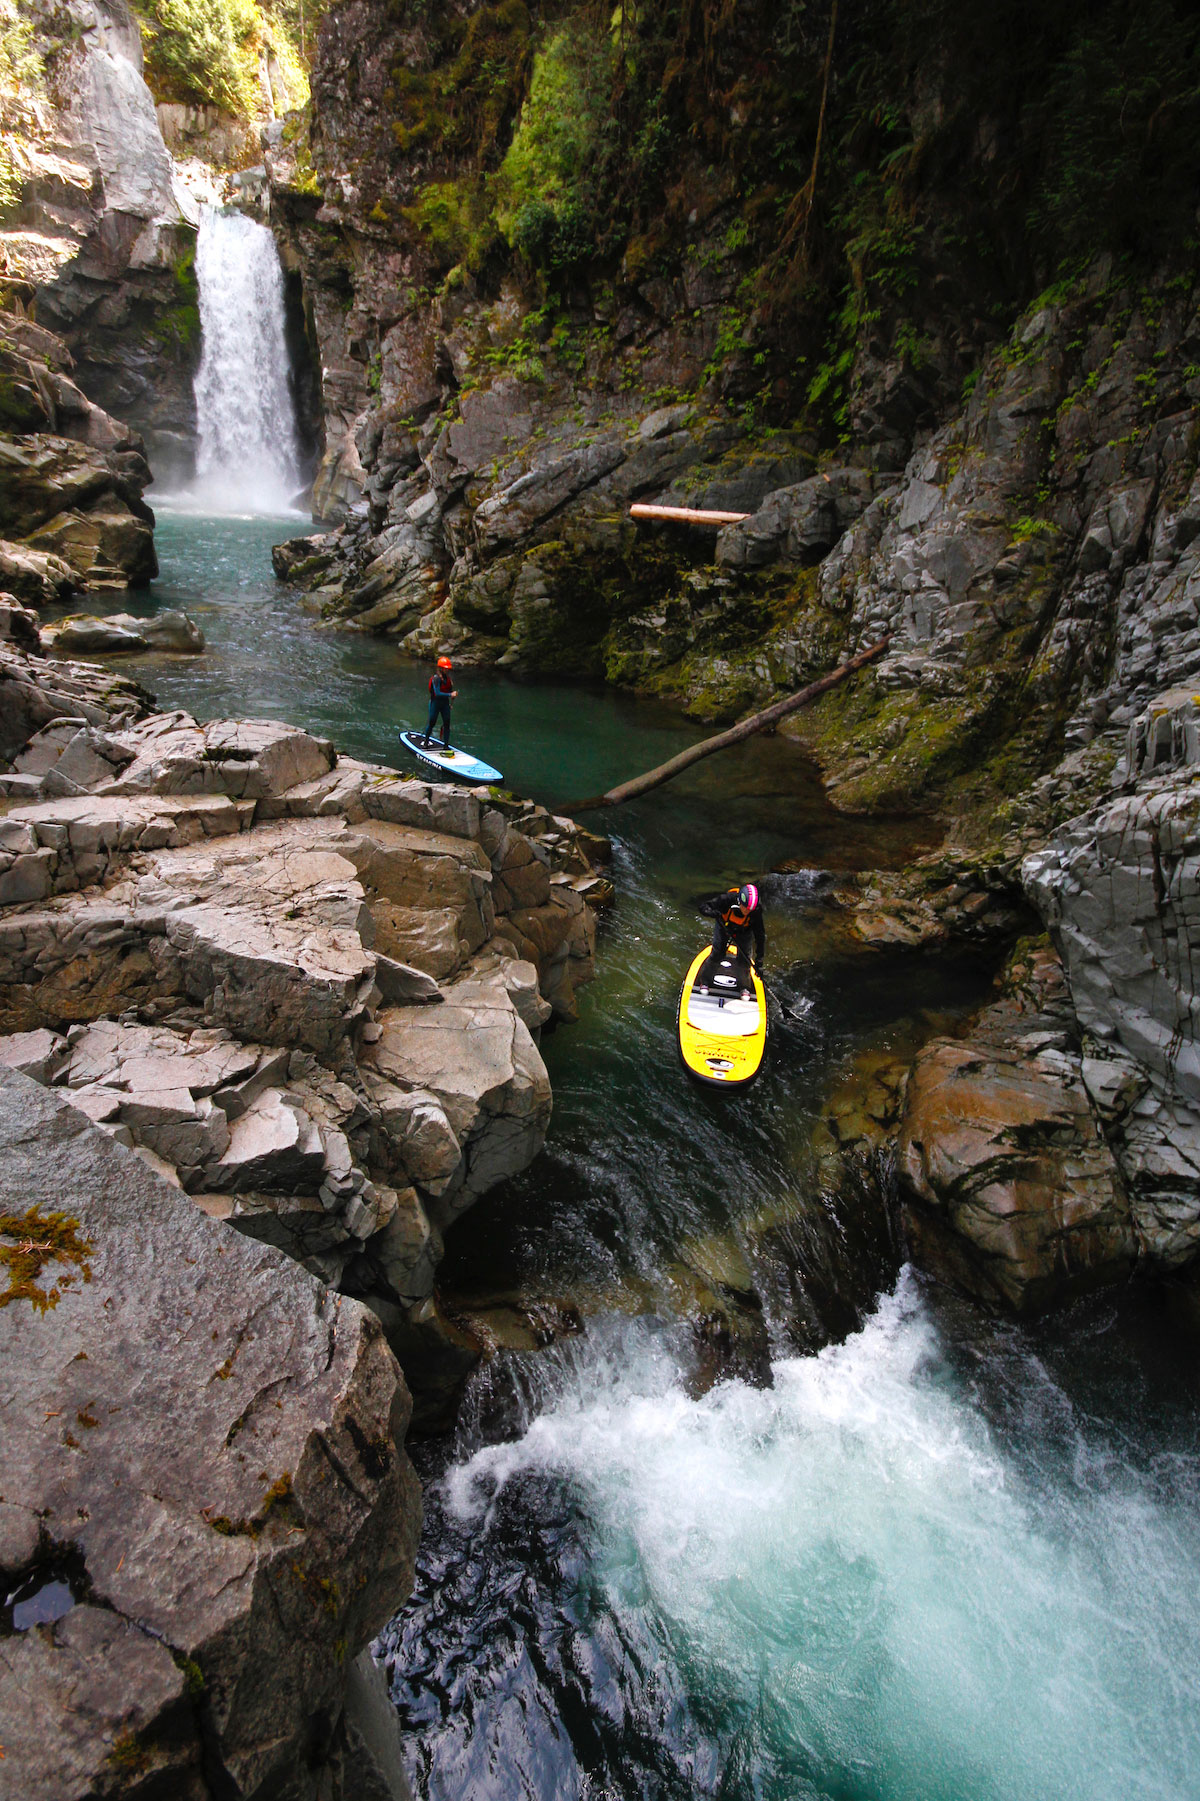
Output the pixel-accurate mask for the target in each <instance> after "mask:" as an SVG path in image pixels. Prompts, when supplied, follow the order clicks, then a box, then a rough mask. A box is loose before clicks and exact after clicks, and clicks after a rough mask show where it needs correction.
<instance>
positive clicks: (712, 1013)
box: [678, 949, 767, 1088]
mask: <svg viewBox="0 0 1200 1801" xmlns="http://www.w3.org/2000/svg"><path fill="white" fill-rule="evenodd" d="M711 957H712V951H711V950H710V949H705V950H702V951H701V952H700V955H699V956H698V957H697V958H696V960H695V962H694V963H693V964H692V966H691V968H690V969H689V970H688V972H687V975H686V976H685V977H684V980H683V988H682V990H681V992H680V996H679V1022H678V1030H679V1055H680V1056H681V1057H682V1058H683V1066H684V1068H685V1069H686V1070H687V1072H688V1074H689V1075H692V1076H695V1078H696V1080H697V1081H698V1082H710V1083H711V1084H712V1086H713V1087H714V1088H744V1087H745V1086H746V1084H747V1083H749V1082H752V1081H753V1080H754V1078H755V1076H756V1075H757V1074H758V1072H759V1070H760V1069H761V1068H762V1060H763V1053H764V1051H765V1050H766V1048H767V995H766V990H765V989H764V987H763V985H762V982H761V981H760V980H759V978H758V976H756V975H755V974H754V971H753V970H752V969H750V968H748V967H747V965H746V964H744V963H738V962H737V961H735V959H734V957H733V956H732V955H731V954H729V953H726V955H725V956H724V957H723V958H721V960H720V961H719V962H718V961H716V959H713V961H712V962H711V963H710V961H709V960H710V958H711ZM706 965H708V967H707V968H706V967H705V966H706ZM701 976H703V981H701Z"/></svg>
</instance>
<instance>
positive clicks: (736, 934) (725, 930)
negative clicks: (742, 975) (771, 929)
mask: <svg viewBox="0 0 1200 1801" xmlns="http://www.w3.org/2000/svg"><path fill="white" fill-rule="evenodd" d="M730 944H732V945H733V947H734V951H735V953H736V955H737V958H738V961H739V962H741V963H753V964H754V967H755V969H757V970H758V971H759V973H760V975H761V973H762V966H763V957H764V956H765V955H766V949H767V934H766V928H765V927H764V925H763V916H762V907H761V906H758V907H754V908H752V909H751V912H750V917H749V918H748V919H747V921H746V923H745V925H744V926H739V925H734V924H733V923H732V921H730V920H728V919H723V918H720V917H718V919H717V921H716V923H715V924H714V926H713V937H712V947H713V955H714V956H716V957H723V956H724V955H725V947H726V946H727V945H730Z"/></svg>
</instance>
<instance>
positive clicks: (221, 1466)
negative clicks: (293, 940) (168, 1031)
mask: <svg viewBox="0 0 1200 1801" xmlns="http://www.w3.org/2000/svg"><path fill="white" fill-rule="evenodd" d="M213 1073H218V1072H217V1071H216V1070H215V1069H212V1070H210V1076H211V1074H213ZM206 1079H208V1078H206ZM0 1097H2V1104H0V1136H2V1138H3V1156H2V1157H0V1171H2V1174H0V1195H2V1206H0V1213H2V1215H3V1217H2V1218H0V1246H2V1247H3V1250H4V1252H5V1260H4V1263H3V1265H2V1266H0V1274H2V1276H3V1280H4V1283H5V1292H4V1295H3V1300H4V1305H3V1306H2V1307H0V1336H2V1337H3V1339H4V1361H5V1366H6V1368H7V1369H8V1370H9V1371H10V1372H11V1374H12V1375H13V1378H14V1379H13V1381H12V1382H10V1383H9V1384H8V1385H7V1387H6V1393H5V1396H4V1399H3V1403H2V1407H3V1433H4V1443H5V1474H4V1493H3V1500H2V1502H0V1569H2V1570H3V1573H4V1576H5V1580H6V1584H7V1586H9V1587H12V1586H14V1585H15V1583H16V1582H17V1581H19V1580H20V1579H21V1578H26V1579H28V1578H29V1577H31V1576H33V1577H36V1575H37V1573H38V1572H40V1571H45V1574H46V1580H47V1581H49V1580H52V1579H55V1578H57V1579H59V1580H61V1581H63V1582H64V1583H65V1585H66V1586H67V1587H68V1589H69V1596H68V1599H67V1602H66V1604H65V1606H64V1608H63V1609H62V1610H60V1617H58V1618H57V1619H56V1620H55V1621H54V1622H53V1623H52V1624H46V1625H41V1626H33V1627H31V1628H30V1629H29V1630H24V1631H18V1632H16V1633H14V1634H13V1635H12V1636H10V1637H7V1638H5V1639H3V1640H0V1737H2V1739H3V1743H4V1746H5V1780H6V1784H8V1785H12V1786H11V1792H12V1793H14V1794H16V1793H18V1792H19V1793H21V1794H22V1795H29V1796H32V1795H46V1796H50V1795H54V1796H61V1797H70V1796H79V1797H83V1796H85V1795H93V1794H96V1793H110V1792H127V1793H132V1792H138V1793H143V1792H144V1793H152V1792H153V1793H162V1794H167V1793H170V1794H172V1795H180V1796H190V1797H195V1798H196V1801H202V1798H204V1797H208V1796H212V1795H216V1794H218V1793H219V1794H222V1795H229V1796H234V1795H238V1796H247V1797H249V1796H255V1795H266V1794H267V1793H276V1792H279V1788H280V1785H281V1784H282V1785H285V1786H286V1787H287V1792H289V1793H294V1794H296V1795H298V1796H311V1797H313V1801H316V1797H317V1796H318V1795H330V1794H333V1795H347V1796H348V1795H351V1794H357V1793H362V1792H367V1789H366V1785H367V1784H369V1783H371V1782H380V1781H386V1776H384V1777H381V1776H380V1773H379V1771H378V1770H377V1769H374V1768H372V1765H371V1762H370V1760H369V1758H368V1759H364V1758H363V1746H362V1743H361V1733H356V1732H355V1731H354V1730H352V1727H351V1723H350V1722H349V1721H348V1719H347V1701H348V1693H347V1691H348V1689H350V1688H356V1687H357V1686H358V1684H359V1682H360V1681H362V1680H364V1679H363V1678H361V1677H360V1676H358V1675H357V1674H355V1673H353V1672H354V1670H355V1664H354V1660H355V1659H356V1658H357V1656H358V1654H359V1653H360V1652H362V1651H363V1650H364V1649H365V1646H366V1645H367V1643H368V1642H369V1640H370V1638H371V1637H372V1635H373V1634H374V1633H375V1632H376V1631H377V1630H378V1628H379V1627H380V1625H381V1624H382V1623H383V1621H384V1620H385V1619H386V1618H387V1617H388V1616H389V1614H390V1613H391V1612H392V1611H393V1610H394V1608H395V1606H396V1605H397V1603H398V1602H399V1601H400V1600H401V1599H402V1598H403V1596H404V1595H405V1594H406V1593H407V1592H408V1589H409V1587H410V1585H411V1581H412V1569H413V1555H414V1551H415V1547H416V1539H417V1534H418V1531H419V1525H420V1499H419V1489H418V1485H417V1481H416V1478H415V1476H414V1474H413V1471H412V1469H411V1466H410V1465H409V1463H408V1460H407V1458H406V1457H405V1455H404V1452H403V1449H402V1443H403V1435H404V1429H405V1425H406V1423H407V1418H408V1411H409V1405H408V1396H407V1392H406V1390H405V1386H404V1381H403V1378H402V1376H401V1374H400V1370H399V1368H398V1366H397V1364H396V1361H395V1359H394V1357H393V1356H392V1354H391V1352H390V1351H389V1350H388V1348H387V1345H386V1343H385V1341H384V1337H383V1333H382V1331H381V1329H380V1327H379V1324H378V1322H377V1321H376V1320H375V1318H374V1317H373V1316H372V1314H371V1313H370V1312H369V1311H367V1310H366V1309H365V1308H362V1307H360V1306H359V1305H358V1304H357V1303H355V1302H353V1301H349V1300H343V1299H342V1298H340V1297H339V1296H337V1295H335V1294H333V1293H331V1292H330V1291H329V1290H328V1289H327V1288H325V1287H324V1286H323V1285H322V1284H320V1283H318V1282H315V1281H313V1280H312V1278H311V1277H309V1276H307V1275H305V1274H304V1272H303V1271H301V1270H300V1269H298V1268H297V1267H296V1265H295V1264H294V1262H292V1261H291V1260H290V1259H289V1258H287V1257H284V1256H281V1255H280V1254H279V1253H278V1252H277V1251H274V1250H271V1249H269V1248H267V1247H266V1246H263V1245H261V1244H255V1243H252V1242H250V1241H248V1240H247V1239H245V1238H244V1237H239V1236H237V1235H235V1234H233V1233H230V1232H228V1231H227V1229H226V1228H225V1227H224V1226H222V1225H219V1224H217V1223H215V1222H214V1221H212V1220H210V1219H207V1218H205V1217H204V1214H203V1213H202V1211H201V1210H200V1209H199V1208H197V1207H196V1206H195V1205H194V1203H193V1202H192V1201H190V1200H189V1199H188V1198H187V1197H186V1196H185V1195H183V1194H182V1193H181V1192H180V1191H179V1190H178V1189H177V1188H174V1187H172V1186H171V1185H170V1184H169V1183H167V1182H165V1181H164V1180H163V1179H162V1178H161V1176H159V1175H157V1174H156V1173H154V1172H153V1171H152V1170H150V1169H147V1168H146V1167H145V1165H144V1164H143V1163H142V1162H141V1161H140V1160H139V1159H138V1158H137V1157H136V1156H135V1155H133V1154H132V1153H131V1152H130V1151H129V1150H127V1149H125V1148H123V1147H122V1146H121V1145H120V1144H118V1143H114V1142H113V1140H112V1138H111V1137H109V1136H106V1135H105V1134H104V1133H103V1132H101V1131H98V1130H96V1128H95V1127H93V1126H92V1125H90V1124H89V1123H88V1121H87V1119H86V1118H85V1117H84V1115H83V1114H82V1113H81V1112H80V1111H79V1110H78V1109H77V1108H75V1107H74V1106H72V1105H71V1104H70V1102H69V1100H68V1097H67V1096H66V1095H58V1094H53V1093H50V1092H48V1091H47V1090H46V1089H45V1088H44V1087H41V1086H38V1085H36V1084H35V1083H34V1082H32V1081H30V1080H29V1079H28V1078H26V1077H24V1076H21V1075H18V1074H14V1073H12V1072H11V1071H2V1072H0ZM68 1210H69V1211H68ZM22 1244H24V1245H25V1246H26V1249H25V1250H24V1251H22V1250H21V1246H22ZM356 1705H357V1703H356V1701H355V1700H354V1699H353V1698H352V1699H351V1703H350V1710H351V1711H352V1712H353V1710H354V1707H355V1706H356ZM370 1792H375V1791H374V1790H371V1791H370ZM384 1792H386V1790H385V1791H384Z"/></svg>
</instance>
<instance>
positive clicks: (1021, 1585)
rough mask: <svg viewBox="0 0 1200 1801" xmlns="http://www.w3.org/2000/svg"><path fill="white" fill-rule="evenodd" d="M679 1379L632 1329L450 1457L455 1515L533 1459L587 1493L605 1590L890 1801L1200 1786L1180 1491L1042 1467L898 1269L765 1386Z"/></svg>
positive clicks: (779, 1742) (479, 1504) (755, 1730)
mask: <svg viewBox="0 0 1200 1801" xmlns="http://www.w3.org/2000/svg"><path fill="white" fill-rule="evenodd" d="M672 1375H673V1366H672V1364H671V1360H670V1357H669V1354H668V1352H667V1351H666V1350H665V1348H664V1346H663V1345H662V1343H661V1341H659V1340H656V1339H655V1338H654V1336H653V1335H651V1334H648V1333H647V1332H646V1331H645V1330H644V1329H643V1330H642V1331H641V1333H640V1335H639V1333H638V1332H637V1331H636V1330H634V1331H633V1332H632V1333H631V1332H630V1331H629V1330H628V1329H626V1330H625V1332H624V1334H623V1336H622V1335H620V1334H619V1335H618V1337H617V1339H616V1340H615V1341H614V1342H612V1343H610V1344H608V1345H606V1346H603V1347H599V1348H598V1349H597V1351H596V1353H595V1355H594V1356H593V1357H592V1359H591V1360H590V1361H585V1362H584V1363H582V1364H581V1365H580V1366H579V1371H578V1374H577V1376H576V1377H575V1379H574V1381H573V1382H572V1384H571V1386H570V1388H569V1390H568V1392H566V1393H564V1394H563V1395H562V1397H561V1399H559V1400H558V1401H557V1402H556V1403H555V1404H554V1406H553V1407H552V1408H551V1409H550V1411H548V1412H547V1413H545V1414H543V1415H542V1416H541V1417H540V1418H538V1419H537V1420H536V1421H535V1422H534V1423H533V1425H532V1426H531V1427H530V1429H529V1431H528V1432H527V1433H526V1434H525V1436H524V1437H523V1438H522V1439H521V1440H520V1441H519V1442H518V1443H516V1444H512V1445H503V1446H498V1447H490V1448H488V1449H486V1450H483V1451H481V1452H479V1453H478V1454H477V1455H476V1456H475V1457H473V1458H472V1459H471V1461H470V1462H469V1463H468V1464H466V1465H464V1466H462V1467H461V1468H459V1469H457V1470H455V1471H453V1472H452V1473H451V1476H450V1477H449V1478H448V1481H447V1493H448V1500H449V1503H450V1505H451V1507H452V1509H453V1510H454V1511H455V1512H457V1513H458V1514H459V1515H460V1516H461V1517H465V1518H468V1519H477V1520H478V1521H479V1522H480V1524H481V1526H485V1525H486V1520H487V1515H488V1511H489V1509H490V1508H491V1506H492V1505H493V1504H494V1500H495V1496H496V1494H497V1493H498V1491H499V1489H500V1488H502V1487H503V1486H504V1485H505V1484H506V1483H509V1482H511V1481H512V1480H513V1479H514V1478H515V1477H517V1476H519V1475H520V1474H521V1473H523V1472H526V1471H539V1472H542V1473H554V1474H557V1475H560V1476H562V1477H566V1478H569V1479H570V1480H571V1481H573V1482H574V1483H576V1484H577V1485H578V1487H579V1489H580V1492H581V1500H582V1502H583V1504H584V1511H585V1513H586V1514H587V1515H588V1516H589V1517H590V1518H591V1519H593V1520H594V1521H595V1522H596V1530H597V1535H598V1536H597V1543H596V1546H595V1557H596V1562H597V1568H598V1573H599V1575H600V1578H601V1580H602V1581H603V1583H604V1585H605V1588H606V1590H607V1593H608V1596H609V1600H610V1603H611V1604H612V1605H613V1606H614V1607H615V1608H616V1609H617V1610H618V1611H619V1612H623V1611H632V1612H638V1611H639V1610H640V1611H643V1612H644V1611H649V1612H650V1613H651V1614H652V1615H653V1616H654V1619H655V1622H656V1625H657V1626H658V1628H659V1629H660V1630H665V1631H666V1633H667V1634H668V1636H669V1639H670V1642H671V1643H672V1645H673V1647H674V1650H675V1653H676V1656H677V1659H678V1662H679V1665H680V1668H681V1670H682V1671H683V1672H684V1675H685V1680H686V1681H687V1682H688V1685H689V1687H691V1689H692V1691H693V1693H697V1692H699V1693H702V1694H704V1695H706V1696H708V1697H709V1698H710V1699H712V1698H714V1697H719V1698H720V1699H721V1703H722V1706H723V1707H724V1708H725V1709H726V1710H731V1711H732V1713H733V1715H734V1716H735V1717H741V1718H744V1720H745V1722H746V1726H745V1730H746V1732H747V1734H748V1735H749V1740H750V1742H752V1744H753V1747H754V1752H753V1757H754V1759H756V1760H758V1762H759V1763H760V1764H761V1766H762V1767H763V1768H766V1769H769V1770H771V1771H773V1772H775V1775H776V1776H778V1775H779V1774H780V1773H786V1772H787V1771H794V1772H795V1773H796V1777H797V1781H799V1775H800V1773H801V1772H805V1773H806V1776H805V1779H806V1780H807V1779H808V1778H809V1777H814V1778H817V1779H821V1778H823V1779H824V1780H825V1781H833V1780H834V1778H835V1777H836V1779H837V1780H838V1781H841V1782H844V1783H846V1784H849V1785H850V1786H849V1788H847V1789H846V1790H845V1791H844V1792H852V1793H854V1794H862V1795H864V1796H865V1795H871V1796H874V1795H886V1796H888V1797H889V1801H899V1798H900V1797H912V1798H913V1801H918V1798H919V1801H932V1798H933V1797H935V1796H936V1797H940V1796H943V1795H945V1796H947V1797H949V1796H955V1797H967V1796H970V1797H971V1801H978V1798H980V1797H984V1796H989V1797H990V1796H1004V1797H1012V1798H1013V1801H1018V1798H1021V1801H1033V1798H1034V1797H1043V1796H1045V1797H1051V1796H1053V1797H1055V1798H1056V1801H1059V1798H1062V1801H1066V1798H1067V1797H1079V1798H1080V1801H1084V1798H1086V1801H1108V1798H1110V1797H1111V1798H1112V1801H1118V1797H1119V1798H1120V1801H1129V1798H1131V1797H1144V1798H1145V1801H1150V1797H1154V1798H1155V1801H1164V1797H1167V1796H1179V1797H1183V1796H1185V1795H1188V1796H1190V1795H1196V1794H1200V1724H1198V1714H1197V1708H1196V1701H1197V1698H1198V1697H1197V1695H1196V1692H1195V1690H1196V1683H1197V1672H1198V1671H1200V1595H1198V1593H1197V1575H1198V1573H1200V1522H1198V1521H1197V1519H1196V1517H1195V1514H1194V1512H1193V1510H1192V1507H1191V1505H1190V1502H1188V1503H1185V1502H1184V1501H1181V1500H1179V1499H1178V1498H1176V1499H1174V1500H1172V1499H1169V1498H1163V1497H1161V1496H1159V1495H1157V1494H1156V1493H1155V1492H1153V1491H1152V1490H1151V1488H1150V1487H1149V1486H1148V1485H1147V1484H1146V1483H1145V1481H1143V1480H1142V1479H1141V1478H1140V1477H1139V1476H1137V1475H1136V1474H1135V1473H1133V1472H1131V1471H1128V1470H1117V1471H1115V1472H1113V1471H1110V1472H1109V1474H1108V1478H1107V1479H1106V1481H1105V1483H1103V1484H1100V1485H1098V1484H1096V1483H1094V1482H1090V1481H1078V1480H1075V1479H1073V1478H1072V1476H1071V1474H1070V1472H1069V1471H1060V1472H1059V1473H1058V1475H1057V1476H1056V1478H1055V1479H1054V1480H1053V1481H1049V1482H1042V1481H1035V1480H1033V1479H1032V1478H1031V1475H1030V1470H1029V1468H1028V1466H1027V1465H1025V1464H1023V1463H1021V1462H1020V1461H1019V1460H1018V1459H1016V1458H1015V1457H1014V1455H1013V1454H1012V1453H1011V1452H1010V1451H1009V1450H1008V1449H1006V1447H1005V1446H1003V1445H1002V1444H1000V1443H999V1442H998V1441H997V1440H996V1438H995V1437H994V1435H993V1434H992V1432H991V1431H990V1430H989V1428H988V1427H987V1425H986V1424H985V1422H984V1421H983V1419H982V1418H981V1417H980V1415H979V1414H978V1413H977V1411H976V1410H975V1408H974V1407H973V1405H972V1403H971V1400H970V1398H969V1396H968V1395H967V1394H966V1393H965V1392H964V1390H963V1388H962V1386H961V1383H960V1381H959V1380H958V1379H956V1378H955V1377H954V1376H952V1374H951V1372H950V1371H949V1369H948V1367H947V1365H946V1363H945V1361H944V1359H943V1358H942V1356H941V1355H940V1352H939V1346H938V1340H937V1336H936V1333H935V1331H934V1328H933V1326H932V1325H931V1323H930V1321H929V1319H928V1317H927V1315H926V1313H925V1310H924V1308H923V1305H922V1303H921V1300H920V1297H919V1293H918V1290H917V1289H916V1287H915V1285H914V1284H913V1283H912V1282H911V1281H910V1280H908V1279H905V1280H903V1281H902V1282H901V1285H900V1287H899V1289H898V1291H897V1293H896V1294H895V1295H894V1296H892V1297H890V1298H888V1299H887V1300H885V1301H884V1302H883V1304H882V1305H881V1306H880V1308H879V1310H878V1312H877V1314H876V1315H875V1317H874V1318H873V1319H872V1320H871V1321H870V1322H869V1323H868V1325H867V1326H866V1328H865V1329H864V1331H862V1332H861V1333H859V1334H858V1335H857V1336H856V1337H855V1338H853V1339H851V1340H850V1341H848V1342H847V1343H846V1344H844V1345H841V1346H838V1347H836V1348H831V1349H829V1350H826V1351H825V1352H823V1353H822V1354H821V1355H820V1356H818V1357H815V1358H806V1359H795V1360H785V1361H781V1362H779V1363H777V1364H776V1365H775V1387H774V1388H773V1389H771V1390H758V1389H753V1388H749V1387H747V1386H745V1385H744V1384H741V1383H728V1384H725V1385H723V1386H721V1387H719V1388H717V1389H715V1390H714V1391H712V1392H711V1393H710V1394H708V1395H707V1396H705V1397H704V1398H703V1399H701V1400H692V1399H689V1398H688V1397H687V1395H686V1394H684V1393H683V1392H682V1391H681V1389H680V1388H679V1387H678V1385H677V1382H675V1381H674V1380H673V1379H672ZM1031 1379H1037V1378H1036V1370H1035V1372H1034V1374H1033V1375H1032V1376H1031ZM1086 1448H1087V1447H1086V1437H1083V1438H1081V1440H1080V1450H1081V1455H1086ZM856 1785H858V1786H856ZM770 1792H773V1793H774V1792H782V1791H776V1790H771V1791H770ZM795 1792H797V1793H807V1792H809V1791H808V1790H807V1789H801V1788H797V1790H796V1791H795ZM816 1792H820V1791H819V1790H818V1791H816ZM839 1792H843V1791H839Z"/></svg>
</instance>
